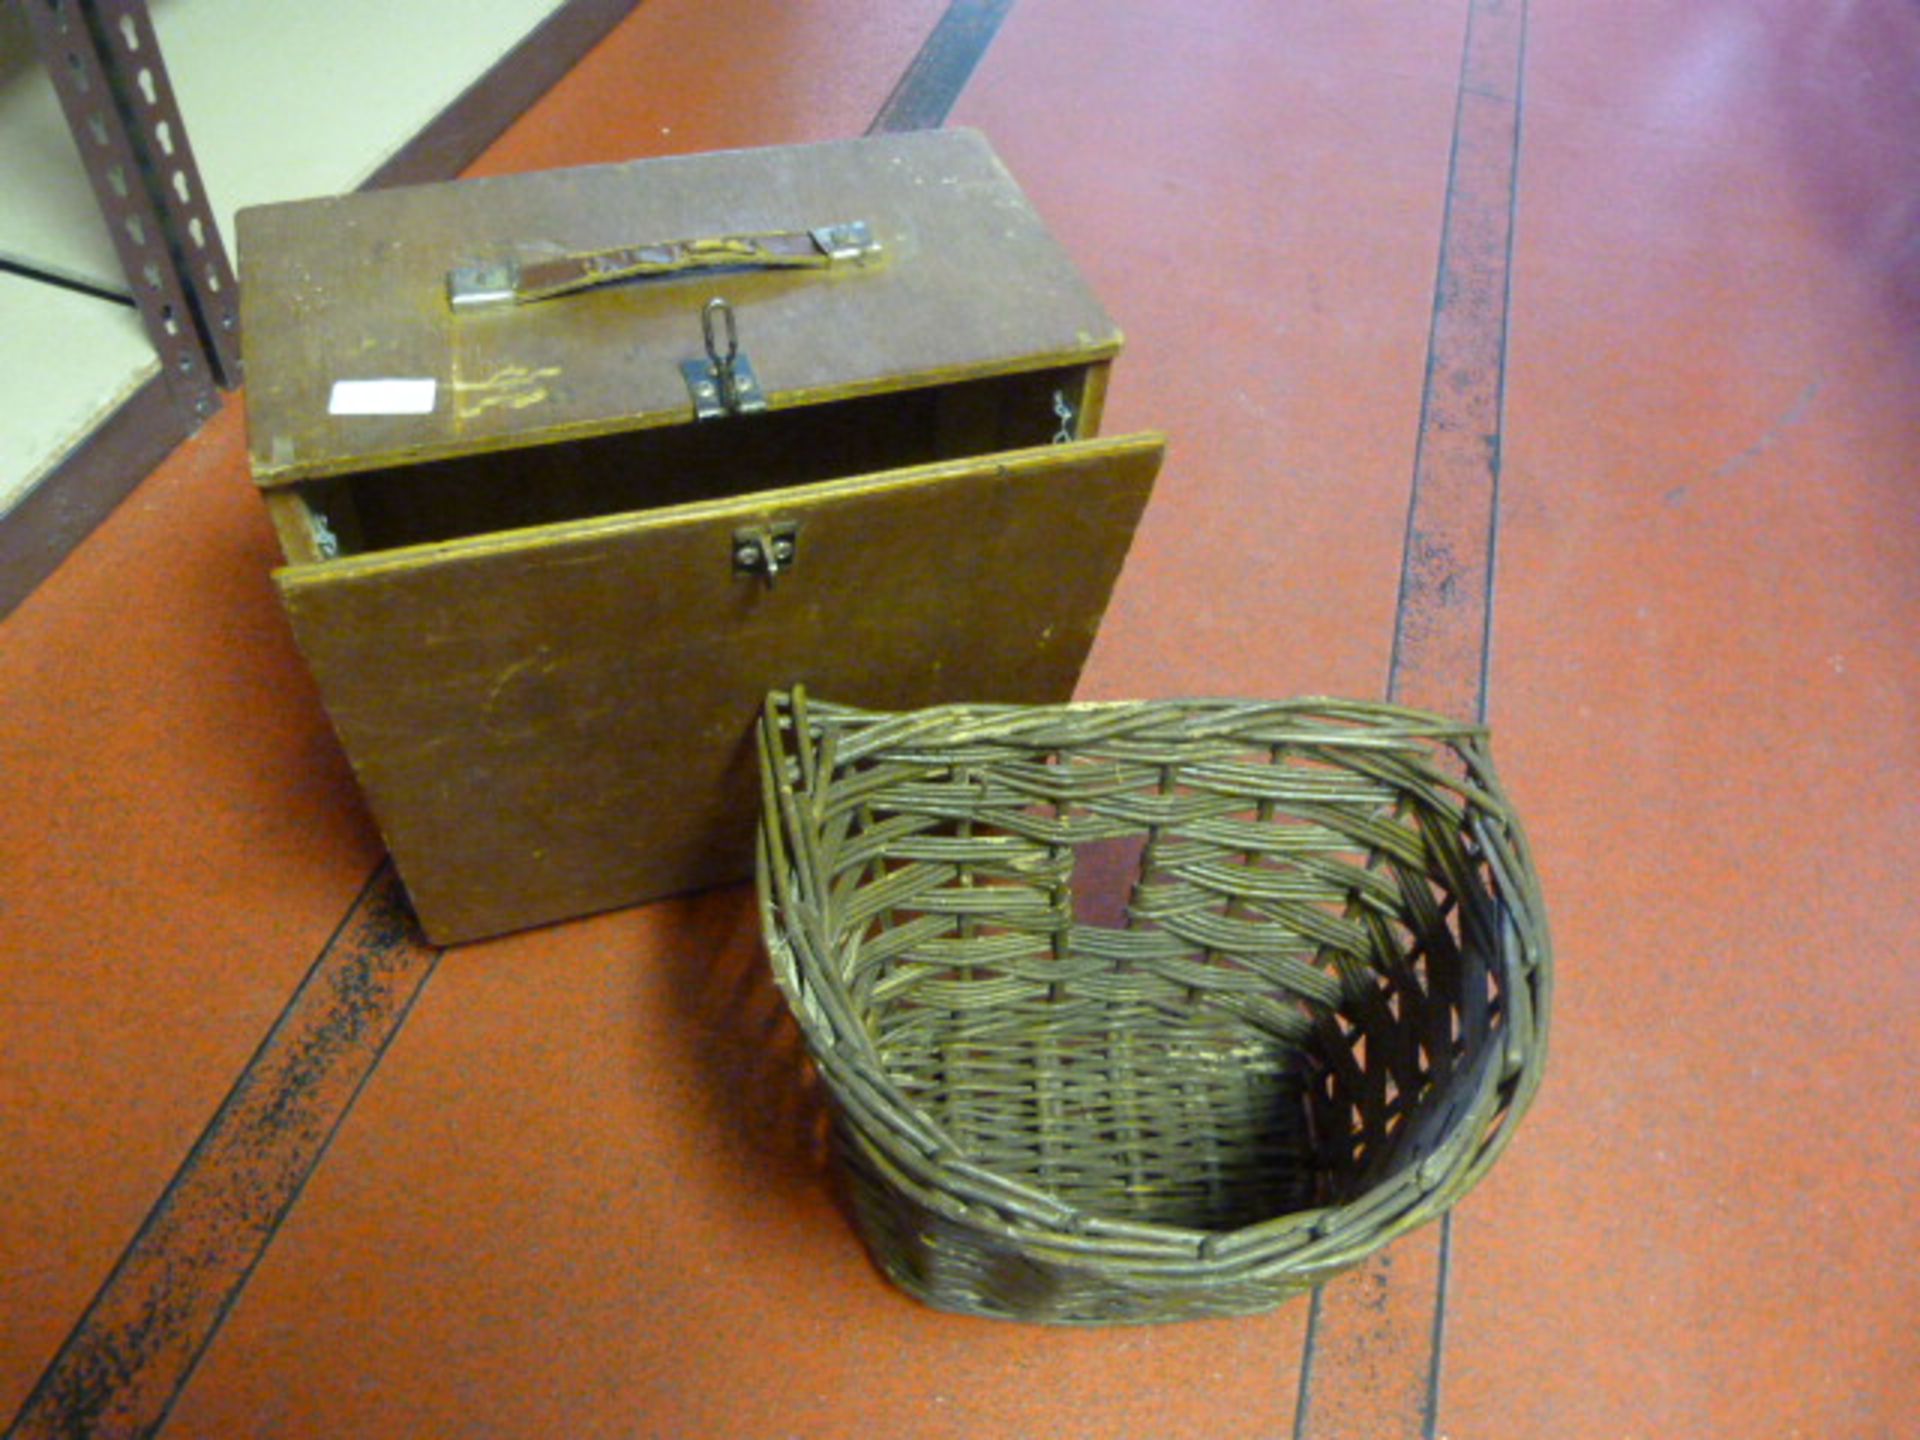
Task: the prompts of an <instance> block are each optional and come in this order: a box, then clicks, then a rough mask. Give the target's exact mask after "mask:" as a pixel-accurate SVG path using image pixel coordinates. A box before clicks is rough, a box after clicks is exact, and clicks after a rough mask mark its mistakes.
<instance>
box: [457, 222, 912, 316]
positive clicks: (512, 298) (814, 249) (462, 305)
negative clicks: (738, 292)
mask: <svg viewBox="0 0 1920 1440" xmlns="http://www.w3.org/2000/svg"><path fill="white" fill-rule="evenodd" d="M879 254H880V243H879V242H878V241H877V240H875V239H874V238H873V232H872V230H871V229H870V228H869V227H868V225H867V223H866V222H865V221H863V220H854V221H850V222H848V223H845V224H841V225H827V226H822V227H821V228H819V229H815V230H778V231H772V232H768V233H764V234H758V235H715V236H708V237H705V238H703V239H698V240H668V241H665V242H663V243H660V244H654V245H625V246H620V247H618V248H616V249H612V250H588V251H582V252H581V253H579V254H575V255H561V256H557V257H554V258H550V259H542V260H528V261H514V260H506V261H497V262H495V263H493V264H488V265H466V266H461V267H459V268H457V269H454V270H449V271H448V272H447V303H448V304H449V305H451V306H452V307H453V308H454V309H455V310H475V309H483V308H488V307H492V306H499V305H531V304H533V303H535V302H537V301H541V300H553V299H557V298H559V297H560V296H562V295H574V294H577V293H579V292H580V291H582V290H592V289H595V288H597V287H599V286H601V285H612V284H615V283H616V282H618V281H621V280H632V279H637V278H639V277H641V276H645V275H682V274H686V273H687V272H689V271H694V270H718V269H725V270H825V269H829V268H832V267H834V266H838V265H847V264H856V265H864V264H867V263H869V262H870V261H872V260H873V259H874V258H875V257H876V256H878V255H879Z"/></svg>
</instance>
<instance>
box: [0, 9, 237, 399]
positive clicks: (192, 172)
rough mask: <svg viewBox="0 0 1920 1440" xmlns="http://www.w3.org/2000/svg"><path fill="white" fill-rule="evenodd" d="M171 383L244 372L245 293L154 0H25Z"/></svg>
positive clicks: (178, 388)
mask: <svg viewBox="0 0 1920 1440" xmlns="http://www.w3.org/2000/svg"><path fill="white" fill-rule="evenodd" d="M21 9H22V10H24V11H25V12H26V15H27V19H28V23H29V25H30V27H31V29H32V31H33V37H34V43H35V44H36V45H37V46H38V47H39V50H40V56H41V59H42V60H43V61H45V63H46V67H47V71H48V73H49V74H50V75H51V76H52V77H53V88H54V91H55V93H56V94H58V95H59V97H60V105H61V108H62V109H63V110H64V111H65V112H66V116H67V123H68V125H69V126H70V127H72V130H73V137H74V142H75V143H76V144H77V145H78V146H79V149H80V155H81V158H82V160H83V161H84V163H85V165H86V170H87V178H88V179H89V180H90V181H91V182H92V184H93V193H94V198H95V199H96V200H97V201H98V202H99V205H100V213H101V214H102V216H104V217H105V219H106V222H107V228H108V230H109V231H110V232H111V233H112V236H113V244H114V249H115V250H116V252H117V253H118V254H119V257H120V264H121V266H122V268H123V269H124V270H125V271H126V274H127V282H128V284H129V285H130V286H131V288H132V291H133V298H134V302H135V303H136V304H137V305H138V306H139V308H140V314H141V317H142V318H143V319H144V320H145V321H146V326H147V334H148V335H149V336H150V337H151V338H152V340H153V343H154V346H155V348H156V349H158V350H159V352H160V361H161V364H162V366H163V368H164V370H165V374H166V379H167V385H168V389H169V391H170V392H171V393H172V394H173V396H174V397H175V399H176V400H177V401H178V402H179V403H180V404H181V405H182V406H184V407H185V408H187V409H188V410H190V411H192V412H193V414H194V415H195V416H196V417H197V418H204V417H205V416H207V415H210V414H212V413H213V411H214V409H215V408H216V406H217V404H218V394H217V391H218V389H219V388H220V387H227V388H231V387H232V386H234V385H237V384H239V382H240V319H239V295H238V292H237V288H236V286H235V284H234V279H233V268H232V266H231V265H230V264H229V263H228V261H227V252H226V247H225V246H224V245H222V243H221V240H220V232H219V228H218V227H217V226H216V225H215V223H214V219H213V212H212V211H211V210H210V209H209V208H208V206H207V199H206V191H205V188H204V187H203V186H202V185H201V183H200V171H199V167H198V166H196V165H195V164H194V161H193V151H192V149H191V148H190V147H189V146H188V144H187V132H186V127H185V125H184V124H182V122H181V119H180V109H179V106H178V105H177V104H175V102H174V98H173V87H172V85H171V84H169V82H168V80H167V69H166V64H165V62H164V61H162V59H161V58H160V44H159V41H158V39H157V38H156V37H155V35H154V32H153V23H152V21H151V20H150V19H149V18H148V15H147V7H146V4H145V3H144V0H22V4H21Z"/></svg>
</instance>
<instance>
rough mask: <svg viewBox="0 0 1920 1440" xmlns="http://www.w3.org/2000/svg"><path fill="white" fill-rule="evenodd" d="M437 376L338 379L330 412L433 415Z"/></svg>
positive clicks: (331, 400)
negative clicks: (424, 378) (422, 377)
mask: <svg viewBox="0 0 1920 1440" xmlns="http://www.w3.org/2000/svg"><path fill="white" fill-rule="evenodd" d="M439 388H440V382H439V381H437V380H336V381H334V382H333V397H332V398H331V399H330V400H328V401H327V413H328V414H329V415H431V414H432V413H433V402H434V396H435V392H436V391H437V390H438V389H439Z"/></svg>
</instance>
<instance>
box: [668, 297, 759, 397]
mask: <svg viewBox="0 0 1920 1440" xmlns="http://www.w3.org/2000/svg"><path fill="white" fill-rule="evenodd" d="M716 320H717V321H719V322H720V324H721V325H723V326H724V327H725V328H726V335H727V348H726V349H725V350H722V349H721V348H720V342H719V340H718V339H717V338H716V336H715V334H714V322H715V321H716ZM700 335H701V338H702V339H703V340H705V341H706V346H707V358H706V359H704V360H682V361H681V362H680V373H681V374H682V375H683V376H685V377H686V381H687V393H688V394H689V395H691V396H693V416H694V419H696V420H719V419H722V418H724V417H725V416H728V415H751V414H754V413H755V412H756V411H760V410H764V409H766V408H767V397H766V394H765V392H763V391H762V390H761V389H760V379H759V377H758V376H757V375H755V374H754V373H753V365H752V363H751V362H750V361H749V360H748V359H747V357H746V356H745V355H743V354H742V353H741V352H740V327H739V324H738V323H737V322H736V321H735V319H734V315H733V306H731V305H729V304H728V303H727V302H726V301H725V300H723V299H721V298H720V297H719V296H718V295H716V296H714V297H713V299H711V300H709V301H707V303H706V306H705V307H704V308H703V309H702V310H701V311H700Z"/></svg>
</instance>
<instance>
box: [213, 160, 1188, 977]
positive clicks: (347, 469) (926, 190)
mask: <svg viewBox="0 0 1920 1440" xmlns="http://www.w3.org/2000/svg"><path fill="white" fill-rule="evenodd" d="M239 255H240V267H241V282H242V301H243V313H242V323H243V328H244V331H245V345H246V358H247V375H248V385H247V417H248V426H249V431H250V443H251V455H252V464H253V470H254V476H255V479H256V480H257V482H258V484H259V485H260V487H261V489H262V490H263V492H264V493H265V496H266V500H267V504H268V506H269V508H270V511H271V513H272V515H273V519H274V523H275V526H276V529H277V530H278V532H279V535H280V538H281V543H282V546H283V548H284V550H285V553H286V558H287V564H286V567H285V568H284V569H282V570H280V571H278V572H277V575H276V579H277V582H278V584H279V587H280V591H281V594H282V597H283V598H284V601H285V604H286V608H287V612H288V614H289V616H290V617H291V619H292V622H293V628H294V632H295V635H296V637H297V639H298V641H299V645H300V648H301V650H302V652H303V653H304V654H305V656H306V658H307V660H308V662H309V664H310V665H311V666H312V668H313V672H314V675H315V677H316V679H317V680H318V683H319V687H320V691H321V695H322V698H323V700H324V702H325V704H326V707H327V711H328V714H329V715H330V717H331V718H332V721H333V725H334V729H335V730H336V732H337V733H338V735H339V737H340V740H341V743H342V745H343V746H344V747H345V749H346V752H347V755H348V757H349V758H350V760H351V761H352V764H353V768H354V771H355V773H356V775H357V776H358V777H359V781H360V784H361V786H362V788H363V789H364V791H365V793H366V796H367V799H368V801H369V803H370V805H371V806H372V809H373V812H374V815H375V817H376V819H377V820H378V822H379V824H380V827H381V830H382V833H383V834H384V835H385V837H386V840H387V843H388V845H389V847H390V848H391V849H392V851H393V855H394V858H395V860H396V862H397V864H398V867H399V870H400V874H401V876H402V878H403V879H404V880H405V882H406V885H407V888H408V890H409V892H410V894H411V896H412V898H413V901H414V904H415V906H416V908H417V910H418V911H419V914H420V918H421V921H422V923H423V925H424V926H425V928H426V930H427V933H428V934H429V935H430V936H431V937H432V938H433V939H435V940H436V941H440V942H442V943H451V942H454V941H460V940H466V939H473V938H477V937H480V936H484V935H489V934H494V933H498V932H501V931H505V930H510V929H515V928H519V927H522V926H527V925H533V924H539V923H542V922H545V921H550V920H558V919H563V918H566V917H569V916H574V915H580V914H585V913H588V912H591V911H595V910H601V909H606V908H609V907H612V906H616V905H622V904H627V903H631V902H635V901H639V900H644V899H648V898H652V897H655V896H659V895H664V894H670V893H673V892H675V891H680V890H685V889H690V888H694V887H698V886H703V885H709V884H713V883H717V882H721V881H726V880H730V879H736V878H739V877H741V876H743V875H745V874H746V873H747V872H748V869H749V867H750V863H751V827H752V825H753V821H754V816H755V814H756V809H757V803H758V780H757V778H756V776H755V774H754V766H753V755H752V751H751V748H750V744H749V733H750V729H751V725H752V722H753V720H754V718H755V716H756V714H757V713H758V708H759V705H760V702H761V698H762V696H763V695H764V693H765V692H766V691H767V690H768V689H770V688H774V687H778V686H786V685H790V684H793V683H795V682H801V683H804V684H806V685H808V686H809V687H811V688H812V689H813V690H814V691H815V692H816V693H819V694H821V695H825V696H829V697H832V698H834V699H837V700H841V701H844V702H847V703H853V704H861V705H869V706H876V707H890V708H891V707H908V706H918V705H925V704H932V703H937V702H940V701H943V700H953V699H974V700H988V701H1018V702H1046V701H1056V700H1061V699H1065V698H1067V697H1068V696H1069V695H1070V693H1071V691H1072V688H1073V685H1074V682H1075V680H1076V678H1077V676H1078V674H1079V670H1080V666H1081V664H1082V662H1083V660H1084V659H1085V656H1086V653H1087V649H1088V647H1089V645H1090V644H1091V642H1092V638H1093V634H1094V631H1095V628H1096V627H1097V625H1098V623H1099V620H1100V616H1101V612H1102V610H1103V609H1104V607H1105V605H1106V601H1107V596H1108V594H1109V592H1110V590H1111V588H1112V586H1113V583H1114V579H1115V577H1116V575H1117V573H1118V571H1119V568H1120V565H1121V562H1122V560H1123V558H1124V556H1125V553H1126V549H1127V546H1128V543H1129V541H1130V539H1131V536H1132V534H1133V530H1134V526H1135V524H1136V522H1137V521H1138V519H1139V516H1140V513H1141V509H1142V507H1143V506H1144V504H1145V502H1146V499H1147V495H1148V492H1149V489H1150V488H1151V485H1152V482H1153V477H1154V475H1155V473H1156V471H1157V469H1158V467H1159V463H1160V458H1161V453H1162V448H1163V447H1162V441H1161V439H1160V437H1158V436H1156V435H1137V436H1131V437H1127V438H1124V439H1117V440H1097V439H1094V438H1093V437H1094V435H1095V434H1096V433H1097V429H1098V424H1099V417H1100V409H1101V402H1102V398H1103V396H1104V393H1105V387H1106V379H1107V373H1108V368H1109V365H1110V364H1111V362H1112V360H1113V357H1114V355H1115V354H1116V353H1117V352H1118V350H1119V347H1120V335H1119V332H1118V331H1117V330H1116V329H1115V328H1114V325H1113V322H1112V321H1111V320H1110V319H1109V318H1108V317H1107V315H1106V313H1105V312H1104V311H1103V310H1102V309H1101V307H1100V305H1099V303H1098V301H1097V300H1096V299H1095V298H1094V296H1093V295H1092V293H1091V292H1090V291H1089V289H1088V288H1087V286H1086V284H1085V282H1084V281H1083V279H1082V278H1081V277H1080V275H1079V274H1078V272H1077V271H1076V270H1075V268H1074V266H1073V265H1072V263H1071V262H1070V260H1069V259H1068V258H1067V256H1066V255H1065V253H1064V252H1063V251H1062V250H1061V249H1060V247H1059V246H1058V245H1057V244H1056V243H1055V242H1054V241H1053V240H1052V239H1051V237H1049V235H1048V234H1047V233H1046V230H1045V228H1044V227H1043V226H1042V224H1041V223H1040V221H1039V219H1038V217H1037V216H1036V215H1035V214H1034V212H1033V210H1032V208H1031V207H1030V206H1029V205H1028V203H1027V201H1026V200H1025V198H1024V197H1023V196H1022V195H1021V194H1020V191H1019V189H1018V187H1017V186H1016V185H1015V184H1014V183H1013V181H1012V180H1011V179H1010V177H1009V176H1008V175H1007V173H1006V171H1005V170H1004V169H1003V168H1002V166H1001V165H1000V163H999V161H998V160H997V159H996V158H995V156H994V155H993V153H992V151H991V150H990V148H989V147H988V145H987V144H986V142H985V141H984V140H983V139H982V138H981V137H980V136H978V135H976V134H972V133H969V132H965V131H936V132H926V133H921V134H912V135H900V136H890V137H883V138H875V139H868V140H858V141H849V142H842V143H834V144H827V145H814V146H796V147H785V148H780V149H770V150H757V151H739V152H732V153H727V154H717V155H702V156H691V157H685V158H676V159H666V160H652V161H640V162H635V163H633V164H628V165H614V166H596V167H591V168H587V169H580V170H570V171H554V172H548V173H543V174H533V175H520V176H507V177H502V178H497V179H486V180H473V181H460V182H455V183H451V184H445V185H430V186H421V187H417V188H412V189H402V190H387V191H376V192H370V193H364V194H357V195H351V196H343V197H340V198H337V199H327V200H314V201H302V202H298V203H294V204H286V205H271V206H263V207H260V208H257V209H253V210H248V211H245V212H243V213H242V215H241V216H240V220H239ZM716 300H718V301H720V302H723V303H722V304H720V305H715V304H714V303H713V302H715V301H716ZM729 322H731V329H732V331H733V334H734V336H736V337H737V353H734V352H732V347H731V346H730V344H729V329H730V325H729ZM709 342H711V343H709ZM730 353H732V354H733V358H732V361H731V363H730V364H729V363H728V360H729V355H730ZM703 417H704V418H703Z"/></svg>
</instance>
